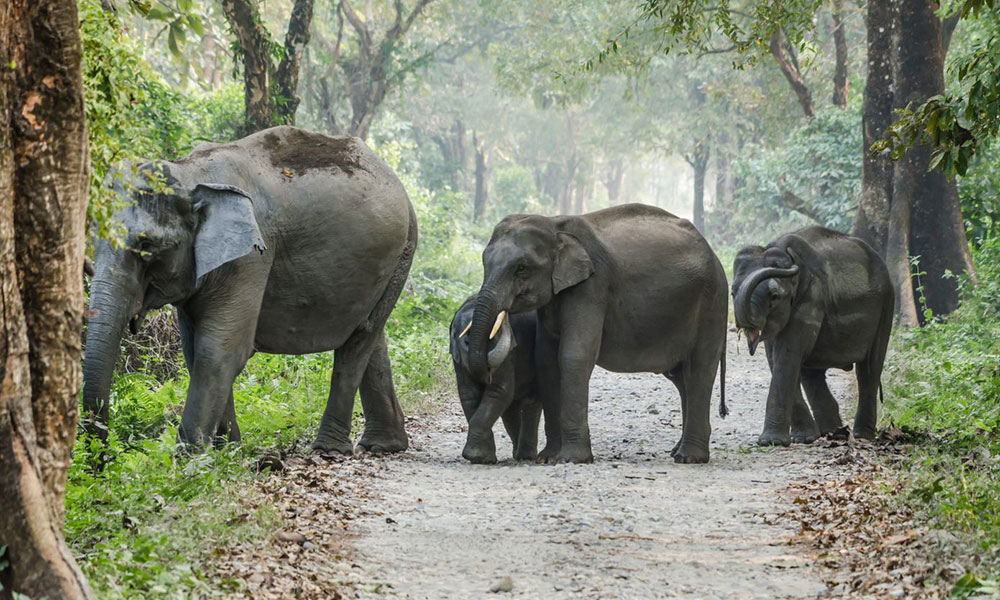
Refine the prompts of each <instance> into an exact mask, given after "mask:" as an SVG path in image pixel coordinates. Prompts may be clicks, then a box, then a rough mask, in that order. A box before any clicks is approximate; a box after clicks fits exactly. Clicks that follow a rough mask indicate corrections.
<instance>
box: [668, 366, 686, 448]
mask: <svg viewBox="0 0 1000 600" xmlns="http://www.w3.org/2000/svg"><path fill="white" fill-rule="evenodd" d="M663 376H664V377H666V378H667V379H668V380H669V381H670V383H672V384H674V387H675V388H677V394H678V395H680V397H681V423H682V425H681V437H679V438H677V441H676V442H675V443H674V446H673V448H671V449H670V456H671V457H674V456H676V455H677V451H678V450H679V449H680V447H681V442H683V441H684V426H683V423H685V422H687V418H688V417H687V411H688V409H687V389H685V387H684V381H685V379H684V377H683V376H682V371H681V369H675V370H674V371H668V372H666V373H664V374H663Z"/></svg>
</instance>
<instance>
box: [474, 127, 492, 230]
mask: <svg viewBox="0 0 1000 600" xmlns="http://www.w3.org/2000/svg"><path fill="white" fill-rule="evenodd" d="M472 145H473V146H475V148H476V196H475V200H474V202H473V207H472V220H473V221H474V222H476V223H480V222H482V220H483V217H485V216H486V204H487V202H488V201H489V187H488V186H489V181H488V180H487V175H488V173H487V169H488V168H489V154H488V150H487V149H486V144H485V143H483V142H480V141H479V138H478V136H477V135H476V134H475V132H473V134H472Z"/></svg>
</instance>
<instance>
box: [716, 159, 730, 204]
mask: <svg viewBox="0 0 1000 600" xmlns="http://www.w3.org/2000/svg"><path fill="white" fill-rule="evenodd" d="M732 203H733V176H732V173H730V172H729V157H728V156H726V155H725V154H723V153H722V152H720V151H716V153H715V210H716V211H718V210H720V209H724V208H728V207H729V206H731V205H732Z"/></svg>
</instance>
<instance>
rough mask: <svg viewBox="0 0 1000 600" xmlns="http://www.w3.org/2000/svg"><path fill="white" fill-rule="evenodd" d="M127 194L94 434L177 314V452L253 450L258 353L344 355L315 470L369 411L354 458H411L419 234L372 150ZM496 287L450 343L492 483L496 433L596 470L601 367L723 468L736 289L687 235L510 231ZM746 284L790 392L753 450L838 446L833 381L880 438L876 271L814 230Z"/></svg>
mask: <svg viewBox="0 0 1000 600" xmlns="http://www.w3.org/2000/svg"><path fill="white" fill-rule="evenodd" d="M109 185H111V186H112V187H114V189H115V190H116V191H117V193H118V194H119V195H120V196H121V197H122V198H123V200H124V202H123V206H124V208H122V209H121V210H119V211H118V212H117V213H116V214H115V217H114V219H115V220H116V222H117V224H118V225H119V226H120V230H121V231H123V232H124V239H123V240H121V242H122V243H119V244H112V243H110V242H108V241H101V240H98V242H97V243H96V248H95V261H94V262H95V265H96V273H95V275H94V278H93V280H92V282H91V288H90V299H91V311H90V314H91V317H90V319H89V322H88V328H87V342H86V357H85V362H84V395H83V396H84V397H83V402H84V410H85V413H87V415H86V421H85V423H86V424H87V426H88V427H90V428H91V429H92V430H93V431H94V432H95V433H97V434H98V435H105V434H106V431H107V428H106V426H105V425H104V423H106V421H107V418H108V402H109V398H110V387H111V379H112V375H113V370H114V365H115V362H116V359H117V354H118V350H119V347H120V343H121V339H122V336H123V335H124V331H125V328H126V327H129V328H130V329H131V330H132V331H135V330H136V329H137V328H138V327H139V326H140V325H141V322H142V318H143V315H144V314H145V313H146V312H147V311H149V310H153V309H157V308H160V307H162V306H164V305H166V304H172V305H173V306H175V307H176V309H177V314H178V321H179V325H180V333H181V344H182V348H183V352H184V359H185V362H186V364H187V368H188V370H189V372H190V385H189V387H188V391H187V399H186V403H185V406H184V411H183V414H182V417H181V423H180V427H179V429H178V437H179V439H180V441H181V442H182V443H184V444H186V445H189V446H193V447H195V448H202V447H205V446H206V445H208V444H220V443H225V442H227V441H231V442H236V441H239V437H240V433H239V426H238V424H237V421H236V411H235V406H234V401H233V382H234V380H235V379H236V377H237V376H238V375H239V373H240V372H241V371H242V369H243V367H244V366H245V364H246V362H247V360H248V359H249V358H250V356H251V355H252V354H253V353H254V352H257V351H261V352H270V353H284V354H306V353H314V352H321V351H327V350H333V351H334V365H333V373H332V377H331V382H330V395H329V400H328V402H327V406H326V410H325V412H324V414H323V417H322V420H321V422H320V425H319V431H318V434H317V437H316V441H315V442H314V444H313V447H314V449H315V450H316V451H319V452H324V453H342V454H350V453H352V452H354V450H355V448H354V445H353V444H352V441H351V417H352V412H353V405H354V398H355V395H356V394H357V393H358V392H359V391H360V395H361V404H362V407H363V410H364V415H365V426H364V432H363V433H362V435H361V438H360V439H359V440H358V448H359V449H361V450H366V451H373V452H396V451H401V450H404V449H406V447H407V444H408V441H407V436H406V432H405V430H404V426H403V423H404V420H403V414H402V411H401V409H400V406H399V402H398V400H397V397H396V393H395V390H394V389H393V383H392V376H391V367H390V364H389V355H388V350H387V345H386V339H385V331H384V329H385V323H386V320H387V319H388V317H389V313H390V312H391V311H392V309H393V307H394V305H395V303H396V300H397V298H398V296H399V294H400V291H401V290H402V288H403V285H404V283H405V281H406V278H407V276H408V273H409V270H410V265H411V263H412V260H413V255H414V252H415V251H416V249H417V222H416V217H415V214H414V211H413V208H412V206H411V205H410V202H409V199H408V198H407V195H406V191H405V190H404V189H403V186H402V185H401V183H400V182H399V180H398V179H397V178H396V176H395V174H394V173H393V172H392V170H391V169H390V168H389V167H388V166H387V165H386V164H385V163H383V162H382V161H381V160H380V159H379V158H378V157H377V156H376V155H375V154H374V153H373V152H372V151H371V150H370V149H369V148H368V147H367V146H366V145H365V144H364V143H363V142H362V141H361V140H358V139H356V138H343V137H341V138H338V137H328V136H324V135H320V134H315V133H310V132H307V131H304V130H301V129H297V128H294V127H287V126H283V127H275V128H272V129H268V130H265V131H262V132H258V133H255V134H253V135H250V136H248V137H245V138H243V139H241V140H238V141H235V142H232V143H229V144H208V145H204V146H201V147H199V148H198V149H196V150H195V151H194V152H192V153H191V154H190V155H188V156H186V157H184V158H182V159H180V160H177V161H162V160H161V161H152V162H148V163H144V164H141V165H137V166H131V167H125V168H122V169H120V170H119V172H118V173H117V174H116V175H114V176H112V177H111V178H109ZM483 268H484V273H483V284H482V287H481V288H480V290H479V292H478V293H477V294H476V295H475V296H473V297H471V298H469V299H468V300H467V301H466V302H465V303H464V304H463V305H462V306H461V308H459V310H458V311H457V312H456V314H455V317H454V319H453V320H452V323H451V328H450V350H451V356H452V359H453V362H454V367H455V374H456V380H457V384H458V392H459V397H460V399H461V404H462V409H463V411H464V413H465V416H466V418H467V420H468V424H469V429H468V438H467V442H466V445H465V449H464V451H463V453H462V454H463V456H464V457H465V458H466V459H468V460H469V461H471V462H474V463H491V462H496V460H497V457H496V449H495V445H494V439H493V433H492V430H493V425H494V424H495V423H496V421H497V419H502V420H503V424H504V427H505V428H506V430H507V432H508V434H509V435H510V437H511V440H512V442H513V447H514V458H515V459H523V460H537V461H538V462H544V463H560V462H574V463H578V462H590V461H592V460H593V454H592V452H591V444H590V427H589V423H588V388H589V381H590V376H591V373H592V372H593V369H594V367H595V366H598V365H599V366H601V367H603V368H605V369H608V370H611V371H616V372H629V373H633V372H651V373H660V374H663V375H664V376H665V377H666V378H667V379H669V380H670V381H671V382H672V383H673V384H674V385H675V386H676V387H677V390H678V392H679V394H680V398H681V412H682V418H683V425H682V432H681V436H680V439H679V440H678V441H677V443H676V445H674V447H673V450H672V452H671V455H672V456H673V457H674V460H675V461H676V462H679V463H704V462H707V461H708V459H709V438H710V435H711V423H710V412H711V403H712V389H713V385H714V382H715V378H716V373H717V372H718V373H719V374H720V381H721V385H720V406H719V414H720V415H721V416H723V417H724V416H725V415H726V405H725V350H726V333H727V329H728V312H729V297H728V296H727V286H728V282H727V279H726V275H725V271H724V270H723V267H722V264H721V263H720V262H719V259H718V258H717V257H716V255H715V253H714V252H713V251H712V249H711V248H710V247H709V245H708V243H707V242H706V240H705V239H704V237H702V235H701V234H700V233H699V232H698V231H697V229H695V228H694V227H693V226H692V225H691V223H690V222H688V221H687V220H685V219H681V218H678V217H676V216H674V215H671V214H670V213H668V212H666V211H663V210H661V209H658V208H654V207H651V206H644V205H641V204H627V205H622V206H616V207H613V208H609V209H605V210H601V211H597V212H593V213H590V214H585V215H579V216H558V217H543V216H538V215H510V216H508V217H506V218H504V219H503V220H502V221H500V223H498V224H497V226H496V228H495V229H494V230H493V235H492V237H491V239H490V241H489V243H488V244H487V245H486V248H485V249H484V250H483ZM733 268H734V279H733V283H732V298H733V307H734V312H735V321H736V326H737V327H738V328H739V329H740V330H742V331H743V332H744V333H745V334H746V340H747V344H748V347H749V350H750V353H751V354H753V353H754V352H755V350H756V348H757V346H758V344H759V343H760V342H761V341H763V342H764V348H765V352H766V354H767V361H768V365H769V366H770V369H771V374H772V378H771V385H770V390H769V391H768V397H767V405H766V417H765V423H764V429H763V433H762V434H761V435H760V438H759V443H760V444H764V445H773V444H780V445H787V444H789V443H791V442H800V443H809V442H812V441H813V440H815V439H817V438H818V437H819V436H821V435H824V434H827V433H830V432H834V431H837V430H839V429H840V428H841V426H842V424H841V421H840V413H839V407H838V405H837V401H836V400H835V399H834V398H833V396H832V395H831V393H830V390H829V388H828V387H827V384H826V379H825V373H826V370H827V369H829V368H839V369H846V370H850V369H852V368H856V369H857V378H858V394H859V399H858V410H857V416H856V417H855V421H854V435H855V436H857V437H862V438H872V437H874V435H875V427H876V400H877V393H878V391H879V386H880V383H879V381H880V376H881V371H882V365H883V362H884V358H885V353H886V347H887V344H888V339H889V333H890V329H891V326H892V318H893V305H894V298H893V291H892V287H891V285H890V283H889V276H888V273H887V270H886V267H885V265H884V264H883V262H882V260H881V259H880V258H879V256H878V255H877V254H875V253H874V252H873V251H872V249H871V248H869V247H868V246H867V245H866V244H865V243H864V242H862V241H860V240H858V239H856V238H852V237H848V236H846V235H843V234H841V233H838V232H835V231H831V230H828V229H824V228H820V227H811V228H807V229H804V230H801V231H798V232H796V233H793V234H788V235H785V236H782V237H781V238H779V239H777V240H775V241H774V242H772V243H771V244H769V245H768V246H767V247H760V246H751V247H747V248H744V249H743V250H742V251H741V252H740V253H739V254H738V255H737V256H736V259H735V262H734V265H733ZM803 389H804V390H805V398H803V395H802V390H803ZM542 414H544V415H545V429H544V431H545V445H544V447H543V449H542V450H541V451H538V438H539V435H538V429H539V423H540V420H541V415H542Z"/></svg>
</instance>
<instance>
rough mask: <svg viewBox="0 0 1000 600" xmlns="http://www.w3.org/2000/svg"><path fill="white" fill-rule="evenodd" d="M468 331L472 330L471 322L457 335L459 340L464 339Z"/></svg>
mask: <svg viewBox="0 0 1000 600" xmlns="http://www.w3.org/2000/svg"><path fill="white" fill-rule="evenodd" d="M470 329H472V321H469V324H468V325H466V326H465V329H463V330H462V333H460V334H458V337H460V338H463V337H465V334H467V333H469V330H470Z"/></svg>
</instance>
